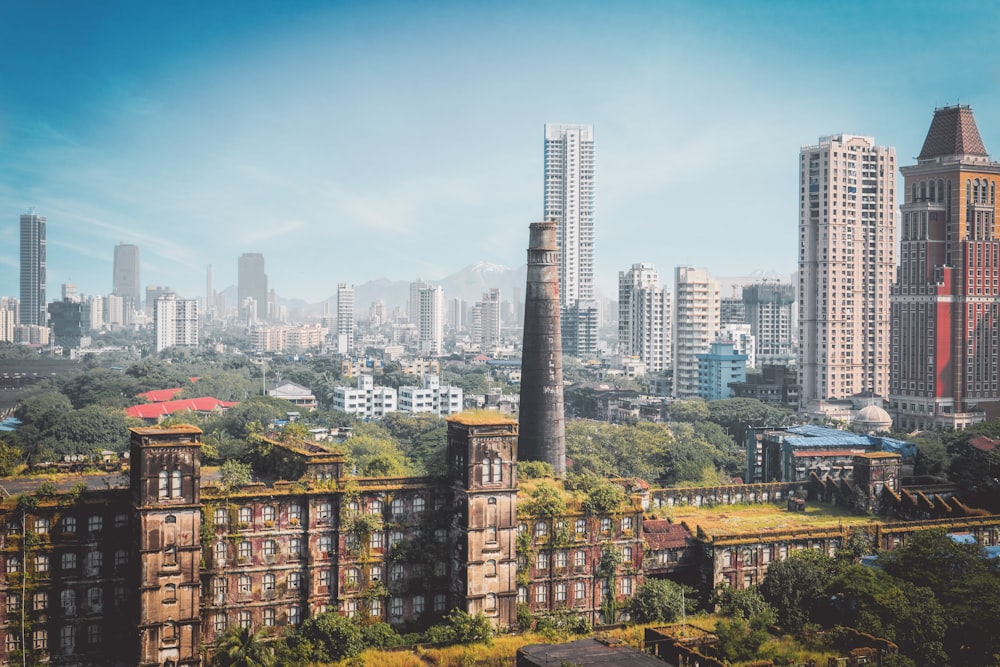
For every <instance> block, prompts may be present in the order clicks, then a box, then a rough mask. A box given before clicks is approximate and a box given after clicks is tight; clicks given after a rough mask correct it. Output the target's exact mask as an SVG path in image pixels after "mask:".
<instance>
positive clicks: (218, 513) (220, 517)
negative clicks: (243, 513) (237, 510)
mask: <svg viewBox="0 0 1000 667" xmlns="http://www.w3.org/2000/svg"><path fill="white" fill-rule="evenodd" d="M228 523H229V513H228V512H226V508H225V507H217V508H216V509H215V525H216V526H225V525H226V524H228Z"/></svg>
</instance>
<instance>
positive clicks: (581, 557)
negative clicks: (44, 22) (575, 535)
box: [573, 549, 587, 567]
mask: <svg viewBox="0 0 1000 667" xmlns="http://www.w3.org/2000/svg"><path fill="white" fill-rule="evenodd" d="M573 565H575V566H576V567H586V565H587V552H586V551H584V550H583V549H578V550H577V552H576V553H575V554H573Z"/></svg>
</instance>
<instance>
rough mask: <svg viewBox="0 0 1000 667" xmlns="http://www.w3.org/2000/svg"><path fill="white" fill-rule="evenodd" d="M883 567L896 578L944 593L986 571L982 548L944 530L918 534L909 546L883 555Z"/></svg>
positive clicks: (917, 532)
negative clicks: (957, 540) (964, 541)
mask: <svg viewBox="0 0 1000 667" xmlns="http://www.w3.org/2000/svg"><path fill="white" fill-rule="evenodd" d="M879 563H880V564H881V565H882V567H883V568H884V569H885V571H886V572H888V573H889V574H891V575H893V576H895V577H898V578H900V579H903V580H904V581H907V582H909V583H911V584H914V585H916V586H926V587H928V588H930V589H932V590H935V591H942V592H943V591H948V590H950V589H951V588H953V587H954V586H955V585H956V584H957V583H958V582H960V581H961V580H962V579H965V578H967V577H971V576H975V575H979V574H982V573H983V572H985V571H986V562H985V560H984V559H983V552H982V548H981V547H980V546H979V545H978V544H964V543H959V542H956V541H955V540H953V539H951V538H950V537H948V535H947V533H946V532H945V531H944V530H943V529H936V530H920V531H916V532H914V533H913V534H912V535H910V536H909V537H908V538H907V540H906V542H904V543H903V544H901V545H899V546H898V547H896V548H895V549H893V550H892V551H889V552H885V553H883V554H882V555H881V556H880V558H879Z"/></svg>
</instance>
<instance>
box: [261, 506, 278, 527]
mask: <svg viewBox="0 0 1000 667" xmlns="http://www.w3.org/2000/svg"><path fill="white" fill-rule="evenodd" d="M274 517H275V511H274V506H273V505H265V506H264V509H263V510H261V518H262V519H264V524H265V525H267V522H268V521H270V522H271V524H270V525H272V526H273V525H274Z"/></svg>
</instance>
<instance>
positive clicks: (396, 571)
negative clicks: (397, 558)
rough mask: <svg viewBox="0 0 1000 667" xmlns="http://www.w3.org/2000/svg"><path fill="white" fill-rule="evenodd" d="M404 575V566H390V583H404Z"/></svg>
mask: <svg viewBox="0 0 1000 667" xmlns="http://www.w3.org/2000/svg"><path fill="white" fill-rule="evenodd" d="M403 573H404V571H403V566H402V565H400V564H399V563H393V564H392V565H390V566H389V581H402V580H403Z"/></svg>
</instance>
